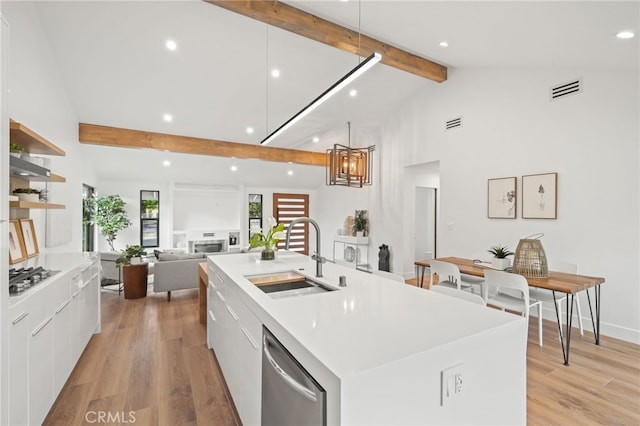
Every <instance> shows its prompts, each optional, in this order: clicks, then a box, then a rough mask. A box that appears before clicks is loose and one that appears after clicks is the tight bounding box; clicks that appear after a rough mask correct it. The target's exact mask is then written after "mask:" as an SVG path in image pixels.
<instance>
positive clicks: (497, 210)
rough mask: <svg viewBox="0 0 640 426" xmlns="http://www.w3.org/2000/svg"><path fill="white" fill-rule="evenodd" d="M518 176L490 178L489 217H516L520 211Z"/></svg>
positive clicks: (488, 186) (488, 189) (488, 188)
mask: <svg viewBox="0 0 640 426" xmlns="http://www.w3.org/2000/svg"><path fill="white" fill-rule="evenodd" d="M516 183H517V178H516V177H506V178H495V179H489V180H488V185H487V217H489V219H515V218H516V215H517V211H518V203H517V190H516Z"/></svg>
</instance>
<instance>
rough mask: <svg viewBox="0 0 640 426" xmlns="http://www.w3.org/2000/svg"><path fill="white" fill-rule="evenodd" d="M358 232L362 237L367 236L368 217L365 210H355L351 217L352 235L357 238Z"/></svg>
mask: <svg viewBox="0 0 640 426" xmlns="http://www.w3.org/2000/svg"><path fill="white" fill-rule="evenodd" d="M358 232H362V236H363V237H366V236H367V235H369V215H368V214H367V211H366V210H356V214H355V216H354V217H353V234H354V235H356V236H358Z"/></svg>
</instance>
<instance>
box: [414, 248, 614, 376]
mask: <svg viewBox="0 0 640 426" xmlns="http://www.w3.org/2000/svg"><path fill="white" fill-rule="evenodd" d="M437 260H439V261H442V262H448V263H453V264H454V265H456V266H457V267H458V269H459V270H460V273H462V274H466V275H472V276H476V277H484V271H485V270H487V269H488V268H491V266H489V265H490V264H486V263H484V262H479V261H478V260H473V259H465V258H460V257H441V258H437ZM415 267H416V278H417V284H418V286H419V287H424V275H425V270H426V268H429V259H427V260H417V261H415ZM491 269H494V268H491ZM507 272H508V270H507ZM525 278H526V279H527V283H528V284H529V286H530V287H536V288H542V289H546V290H550V291H551V292H552V294H553V299H554V302H555V301H556V292H558V293H564V294H565V295H566V296H567V297H566V310H565V312H566V316H567V317H566V322H565V324H566V325H565V327H566V328H565V330H566V331H565V332H564V333H563V332H562V322H561V321H560V313H559V312H558V305H557V303H554V304H553V305H554V307H555V311H556V319H557V321H558V331H559V334H560V346H561V347H562V356H563V358H564V364H565V365H569V350H570V348H571V320H572V318H573V300H574V297H575V296H576V295H577V294H578V293H579V292H581V291H584V292H585V293H586V294H587V300H588V302H589V313H590V315H591V324H592V325H593V334H594V339H595V344H596V345H600V306H601V303H602V302H601V294H600V286H601V285H602V284H603V283H604V282H605V279H604V278H602V277H591V276H586V275H577V274H570V273H565V272H555V271H549V274H548V276H547V277H544V278H539V277H527V276H525ZM589 289H593V291H594V306H592V304H591V296H590V293H589ZM594 308H595V315H594ZM565 336H566V337H565Z"/></svg>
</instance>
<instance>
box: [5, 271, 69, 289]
mask: <svg viewBox="0 0 640 426" xmlns="http://www.w3.org/2000/svg"><path fill="white" fill-rule="evenodd" d="M58 272H60V271H52V270H50V269H44V268H43V267H42V266H36V267H33V266H32V267H29V268H18V269H15V268H11V269H9V295H10V296H17V295H19V294H20V293H22V292H23V291H25V290H26V289H28V288H30V287H32V286H34V285H36V284H38V283H40V282H42V281H44V280H46V279H47V278H49V277H50V276H52V275H54V274H57V273H58Z"/></svg>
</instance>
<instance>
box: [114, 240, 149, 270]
mask: <svg viewBox="0 0 640 426" xmlns="http://www.w3.org/2000/svg"><path fill="white" fill-rule="evenodd" d="M121 253H122V256H120V257H119V258H118V259H117V260H116V266H118V267H122V266H124V265H130V264H134V265H135V264H137V263H140V258H141V257H142V256H145V255H146V254H147V252H146V251H144V250H143V249H142V247H140V246H139V245H132V246H130V245H129V244H127V247H126V248H125V249H124V250H122V252H121ZM136 259H137V260H136Z"/></svg>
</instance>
